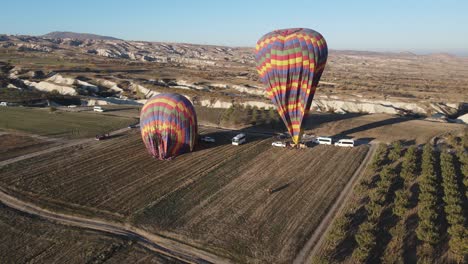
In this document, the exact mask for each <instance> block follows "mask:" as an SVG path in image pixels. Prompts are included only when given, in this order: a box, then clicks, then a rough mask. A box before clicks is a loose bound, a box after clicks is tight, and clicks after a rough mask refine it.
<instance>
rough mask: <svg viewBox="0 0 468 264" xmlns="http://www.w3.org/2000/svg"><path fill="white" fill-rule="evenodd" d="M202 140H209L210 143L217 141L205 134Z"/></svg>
mask: <svg viewBox="0 0 468 264" xmlns="http://www.w3.org/2000/svg"><path fill="white" fill-rule="evenodd" d="M200 140H201V141H203V142H208V143H215V142H216V140H215V139H214V138H212V137H208V136H204V137H201V138H200Z"/></svg>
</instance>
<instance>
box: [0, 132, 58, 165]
mask: <svg viewBox="0 0 468 264" xmlns="http://www.w3.org/2000/svg"><path fill="white" fill-rule="evenodd" d="M50 145H51V142H48V141H44V140H41V139H38V138H32V137H28V136H24V135H15V134H1V135H0V161H2V160H7V159H11V158H14V157H17V156H20V155H24V154H27V153H31V152H35V151H39V150H43V149H46V148H48V147H49V146H50Z"/></svg>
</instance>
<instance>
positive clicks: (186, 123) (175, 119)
mask: <svg viewBox="0 0 468 264" xmlns="http://www.w3.org/2000/svg"><path fill="white" fill-rule="evenodd" d="M140 129H141V138H142V139H143V142H144V143H145V146H146V149H147V150H148V152H149V154H150V155H152V156H153V157H155V158H158V159H161V160H166V159H172V158H174V157H175V156H177V155H180V154H182V153H186V152H189V151H192V150H193V147H194V145H195V142H196V139H197V133H198V127H197V115H196V114H195V109H194V108H193V105H192V103H191V102H190V101H189V100H188V99H187V98H185V97H184V96H183V95H180V94H176V93H162V94H158V95H156V96H154V97H152V98H151V99H149V100H148V101H147V102H146V104H145V105H144V106H143V108H142V110H141V113H140Z"/></svg>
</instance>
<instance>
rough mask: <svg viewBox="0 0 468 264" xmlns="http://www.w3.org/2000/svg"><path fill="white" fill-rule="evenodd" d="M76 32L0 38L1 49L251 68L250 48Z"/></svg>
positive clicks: (251, 54)
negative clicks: (241, 65) (229, 64)
mask: <svg viewBox="0 0 468 264" xmlns="http://www.w3.org/2000/svg"><path fill="white" fill-rule="evenodd" d="M94 36H95V35H88V34H76V33H71V34H69V33H62V32H59V33H50V34H47V35H44V36H42V37H34V36H11V35H0V48H10V49H13V50H18V51H30V52H45V53H57V54H64V53H67V54H68V55H72V56H80V55H94V56H100V57H106V58H115V59H127V60H132V61H143V62H157V63H169V62H175V63H184V64H195V65H215V64H225V63H226V62H235V63H240V64H249V65H253V63H254V61H253V53H252V49H250V48H231V47H222V46H210V45H194V44H183V43H162V42H144V41H124V40H118V39H107V38H106V37H100V36H99V37H98V38H96V37H94Z"/></svg>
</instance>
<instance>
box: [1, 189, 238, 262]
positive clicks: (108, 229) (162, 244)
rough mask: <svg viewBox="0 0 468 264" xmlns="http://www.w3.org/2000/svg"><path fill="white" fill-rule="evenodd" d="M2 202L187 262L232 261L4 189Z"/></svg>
mask: <svg viewBox="0 0 468 264" xmlns="http://www.w3.org/2000/svg"><path fill="white" fill-rule="evenodd" d="M0 201H1V202H2V203H3V204H4V205H6V206H8V207H10V208H13V209H16V210H18V211H21V212H24V213H27V214H30V215H35V216H39V217H42V218H45V219H47V220H51V221H53V222H58V223H60V224H65V225H71V226H76V227H81V228H86V229H91V230H95V231H99V232H105V233H109V234H114V235H117V236H120V237H125V238H127V239H130V240H133V241H136V242H138V243H139V244H141V245H142V246H144V247H146V248H148V249H150V250H152V251H154V252H157V253H160V254H163V255H167V256H170V257H172V258H176V259H179V260H181V261H183V262H186V263H229V261H227V260H225V259H223V258H220V257H218V256H215V255H213V254H211V253H208V252H204V251H201V250H199V249H196V248H193V247H191V246H188V245H186V244H183V243H180V242H177V241H174V240H171V239H168V238H164V237H162V236H159V235H156V234H151V233H148V232H146V231H144V230H142V229H140V228H136V227H133V226H131V225H128V224H121V223H117V222H112V221H107V220H102V219H92V218H84V217H80V216H75V215H68V214H63V213H56V212H52V211H49V210H46V209H43V208H40V207H38V206H36V205H34V204H31V203H27V202H24V201H21V200H19V199H17V198H15V197H13V196H11V195H9V194H8V193H6V192H5V191H4V190H2V189H0Z"/></svg>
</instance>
